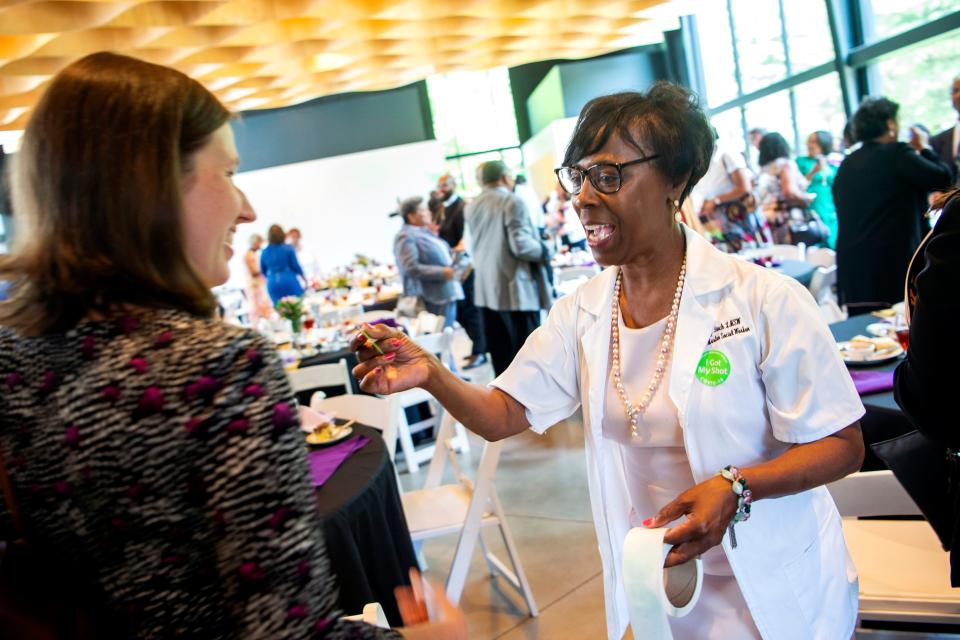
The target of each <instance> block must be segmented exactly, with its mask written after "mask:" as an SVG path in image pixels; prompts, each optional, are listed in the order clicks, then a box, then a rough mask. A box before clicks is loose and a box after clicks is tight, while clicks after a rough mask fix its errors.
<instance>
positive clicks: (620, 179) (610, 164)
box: [553, 153, 660, 196]
mask: <svg viewBox="0 0 960 640" xmlns="http://www.w3.org/2000/svg"><path fill="white" fill-rule="evenodd" d="M659 157H660V154H659V153H655V154H653V155H651V156H644V157H643V158H637V159H636V160H630V161H628V162H598V163H597V164H594V165H590V166H589V167H587V168H586V169H581V168H580V167H578V166H576V165H574V166H572V167H557V168H556V169H554V170H553V173H554V174H555V175H556V176H557V182H559V183H560V187H561V188H562V189H563V190H564V191H566V192H567V193H568V194H570V195H571V196H575V195H578V194H579V193H580V192H581V191H583V178H584V176H586V178H587V180H589V181H590V184H591V185H593V188H594V189H596V190H597V191H599V192H600V193H605V194H607V195H611V194H614V193H616V192H617V191H620V189H622V188H623V168H624V167H629V166H630V165H633V164H641V163H644V162H649V161H651V160H656V159H657V158H659ZM597 167H614V168H615V169H616V170H617V178H618V182H619V184H618V185H617V188H616V189H614V190H613V191H604V190H603V189H601V188H600V187H599V186H598V185H597V183H596V182H594V180H593V176H592V175H591V172H592V171H593V170H594V169H596V168H597ZM564 169H573V170H574V171H576V172H578V173H579V174H580V188H579V189H577V190H576V191H570V190H569V189H567V187H566V186H564V184H563V180H561V179H560V172H561V171H563V170H564Z"/></svg>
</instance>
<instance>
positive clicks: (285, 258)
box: [260, 224, 304, 306]
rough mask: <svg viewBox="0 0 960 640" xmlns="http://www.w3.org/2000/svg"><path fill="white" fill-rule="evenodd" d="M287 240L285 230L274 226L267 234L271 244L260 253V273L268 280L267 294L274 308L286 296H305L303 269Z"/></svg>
mask: <svg viewBox="0 0 960 640" xmlns="http://www.w3.org/2000/svg"><path fill="white" fill-rule="evenodd" d="M285 239H286V234H285V233H284V232H283V228H282V227H281V226H280V225H278V224H275V225H272V226H271V227H270V230H269V231H268V232H267V240H268V241H269V243H270V244H269V245H268V246H267V248H266V249H264V250H263V251H262V252H261V253H260V273H262V274H263V275H264V277H265V278H266V279H267V293H269V294H270V300H271V301H273V305H274V306H276V305H277V302H279V301H280V299H281V298H284V297H286V296H302V295H303V285H302V284H300V280H301V279H303V277H304V276H303V269H301V268H300V263H299V262H298V261H297V254H296V252H295V251H294V250H293V247H291V246H290V245H288V244H285V243H284V240H285ZM297 276H299V278H298V277H297Z"/></svg>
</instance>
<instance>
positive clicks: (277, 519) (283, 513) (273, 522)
mask: <svg viewBox="0 0 960 640" xmlns="http://www.w3.org/2000/svg"><path fill="white" fill-rule="evenodd" d="M292 515H293V509H291V508H290V507H280V508H279V509H277V510H276V512H274V514H273V515H272V516H270V528H271V529H273V530H274V531H277V530H279V529H280V527H282V526H283V523H284V522H286V521H287V520H289V519H290V517H291V516H292Z"/></svg>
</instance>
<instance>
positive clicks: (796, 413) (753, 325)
mask: <svg viewBox="0 0 960 640" xmlns="http://www.w3.org/2000/svg"><path fill="white" fill-rule="evenodd" d="M684 231H685V233H686V238H687V276H686V282H685V285H684V290H683V294H682V297H681V300H680V314H679V319H678V324H677V333H676V343H675V345H674V352H673V363H672V366H671V373H670V380H669V385H668V393H669V395H670V398H671V399H672V400H673V402H674V403H675V404H676V406H677V412H678V416H679V420H680V425H681V427H682V428H683V438H684V445H685V448H686V452H687V456H688V458H689V460H690V467H691V470H692V472H693V477H694V478H695V480H696V481H697V482H702V481H703V480H706V479H707V478H709V477H710V476H712V475H713V474H715V473H716V472H717V470H719V469H721V468H723V467H724V466H726V465H729V464H732V465H737V466H740V467H747V466H750V465H754V464H758V463H761V462H763V461H766V460H770V459H773V458H776V457H777V456H779V455H780V454H781V453H783V452H784V451H786V450H787V449H788V448H789V447H790V446H791V444H793V443H804V442H811V441H814V440H818V439H820V438H823V437H825V436H828V435H830V434H832V433H835V432H837V431H839V430H841V429H843V428H844V427H846V426H848V425H850V424H852V423H854V422H856V421H857V420H858V419H860V417H861V416H862V415H863V413H864V410H863V405H862V404H861V402H860V398H859V396H858V395H857V392H856V389H855V388H854V386H853V382H852V380H851V379H850V376H849V374H848V373H847V371H846V368H845V367H844V364H843V361H842V360H841V359H840V355H839V352H838V351H837V348H836V345H835V344H834V340H833V338H832V336H831V334H830V331H829V329H828V328H827V326H826V325H825V324H824V322H823V321H822V320H821V319H820V315H819V311H818V309H817V306H816V304H815V303H814V301H813V298H812V297H811V296H810V294H809V293H808V292H807V290H806V289H804V288H803V287H802V286H800V285H799V284H798V283H797V282H795V281H794V280H792V279H790V278H787V277H785V276H782V275H780V274H778V273H776V272H774V271H772V270H770V269H765V268H763V267H758V266H756V265H754V264H751V263H747V262H745V261H741V260H738V259H736V258H734V257H732V256H729V255H726V254H723V253H721V252H720V251H717V250H716V249H715V248H714V247H712V246H711V245H710V244H709V243H708V242H707V241H706V240H704V239H703V238H701V237H700V236H699V235H698V234H696V233H695V232H693V231H691V230H690V229H689V228H686V227H684ZM616 274H617V269H616V268H608V269H606V270H605V271H604V272H603V273H602V274H600V275H598V276H596V277H595V278H593V279H592V280H590V281H588V282H587V283H585V284H583V285H581V287H579V288H578V289H577V291H575V292H574V293H572V294H570V295H568V296H566V297H564V298H562V299H561V300H559V301H558V302H557V304H556V305H555V306H554V308H553V309H552V310H551V312H550V314H549V316H548V317H547V320H546V322H545V323H544V325H543V326H542V327H540V328H539V329H537V330H536V331H535V332H534V333H533V334H532V335H531V336H530V337H529V338H528V339H527V342H526V343H525V344H524V346H523V348H522V349H521V350H520V352H519V353H518V355H517V357H516V359H515V360H514V361H513V363H512V364H511V365H510V367H509V368H508V369H507V371H505V372H504V373H503V374H502V375H501V376H500V377H498V378H497V379H496V380H494V381H493V383H492V385H493V386H495V387H497V388H499V389H501V390H503V391H504V392H506V393H508V394H509V395H510V396H512V397H514V398H515V399H516V400H517V401H519V402H520V403H521V404H523V405H524V407H525V408H526V416H527V419H528V421H529V422H530V425H531V428H532V429H533V430H535V431H537V432H540V433H542V432H543V431H545V430H546V429H547V428H549V427H550V426H551V425H553V424H556V423H557V422H559V421H560V420H562V419H564V418H566V417H568V416H569V415H570V414H572V413H573V412H574V411H576V409H577V407H578V406H581V405H582V407H583V422H584V438H585V441H586V447H585V449H586V455H587V470H588V472H587V475H588V481H589V488H590V499H591V505H592V511H593V519H594V525H595V527H596V531H597V539H598V541H599V546H600V557H601V560H602V562H603V573H604V593H605V600H606V619H607V632H608V636H609V638H611V640H616V639H618V638H621V637H622V636H623V633H624V632H625V630H626V628H627V625H628V624H629V615H628V611H627V605H626V600H625V596H624V591H623V586H622V580H621V576H620V569H621V566H622V558H621V549H622V547H623V541H624V539H625V538H626V535H627V532H628V531H629V528H630V522H629V511H630V499H629V494H628V491H627V487H626V481H625V475H624V469H623V463H622V458H621V456H620V455H618V452H617V445H616V443H614V442H610V441H606V440H604V438H603V435H602V430H601V424H602V422H603V411H604V398H605V394H606V385H607V381H608V379H609V351H610V321H611V311H610V305H611V301H612V296H613V286H614V282H615V280H616ZM706 351H717V352H720V353H721V354H723V356H724V357H725V358H726V360H727V361H728V362H729V366H728V367H723V366H722V362H723V360H722V359H719V362H720V363H721V369H723V368H728V369H729V372H728V375H727V377H726V379H725V380H723V382H722V383H720V384H715V385H711V384H705V383H704V382H702V381H701V378H702V379H703V380H706V381H707V382H711V381H712V382H716V381H717V380H718V379H720V378H723V375H722V374H721V375H720V376H719V377H717V376H714V378H713V379H712V380H711V378H710V377H709V376H705V375H703V370H701V372H700V375H698V366H701V364H702V363H701V357H702V356H703V355H704V354H705V352H706ZM627 357H629V356H627ZM711 360H712V361H713V362H714V363H716V362H717V361H718V358H717V357H716V356H714V357H712V358H711ZM661 506H662V505H661ZM639 515H640V517H649V516H652V515H653V513H649V514H639ZM737 542H738V547H737V548H736V549H732V548H731V547H730V542H729V534H727V535H725V536H724V538H723V543H722V546H723V550H724V551H725V552H726V555H727V558H728V560H729V562H730V566H731V568H732V569H733V573H734V575H735V576H736V578H737V582H738V584H739V586H740V589H741V591H742V592H743V597H744V599H745V600H746V602H747V605H748V607H749V608H750V612H751V614H752V615H753V619H754V622H755V623H756V625H757V628H758V629H759V630H760V633H761V634H762V636H763V637H764V638H765V640H793V639H796V640H821V639H822V640H828V639H829V640H833V639H835V638H849V637H851V635H852V634H853V629H854V625H855V623H856V611H857V591H858V589H857V575H856V570H855V568H854V566H853V563H852V560H851V559H850V556H849V554H848V553H847V549H846V545H845V544H844V541H843V533H842V530H841V527H840V516H839V514H838V513H837V509H836V507H835V505H834V504H833V500H832V499H831V498H830V495H829V493H828V492H827V490H826V489H825V488H824V487H818V488H816V489H812V490H809V491H804V492H803V493H799V494H796V495H791V496H786V497H783V498H776V499H768V500H762V501H759V502H757V503H755V504H754V506H753V512H752V517H751V519H750V520H749V521H747V522H744V523H742V524H740V525H738V526H737Z"/></svg>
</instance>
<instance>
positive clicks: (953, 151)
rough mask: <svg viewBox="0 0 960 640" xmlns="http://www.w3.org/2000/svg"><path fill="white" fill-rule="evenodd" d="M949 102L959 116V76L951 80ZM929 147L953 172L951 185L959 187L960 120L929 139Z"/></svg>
mask: <svg viewBox="0 0 960 640" xmlns="http://www.w3.org/2000/svg"><path fill="white" fill-rule="evenodd" d="M950 101H951V102H953V108H954V109H955V110H956V111H957V115H958V116H960V75H958V76H957V77H956V78H954V79H953V84H952V85H950ZM930 146H931V147H933V150H934V151H935V152H936V153H937V155H938V156H940V159H941V160H943V161H944V162H946V163H947V164H949V165H950V168H951V171H953V184H954V185H956V186H960V171H958V170H960V120H958V122H955V123H954V125H953V126H952V127H950V128H949V129H947V130H946V131H941V132H940V133H938V134H937V135H935V136H933V137H932V138H930Z"/></svg>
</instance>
